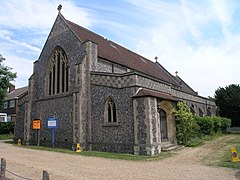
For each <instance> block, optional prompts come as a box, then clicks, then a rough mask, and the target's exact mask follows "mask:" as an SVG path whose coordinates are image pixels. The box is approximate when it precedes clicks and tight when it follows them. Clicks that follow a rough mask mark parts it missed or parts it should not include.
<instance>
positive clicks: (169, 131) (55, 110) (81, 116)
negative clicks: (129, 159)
mask: <svg viewBox="0 0 240 180" xmlns="http://www.w3.org/2000/svg"><path fill="white" fill-rule="evenodd" d="M179 101H183V102H186V103H187V105H188V106H189V108H190V110H191V112H192V113H194V114H195V115H199V116H207V115H208V116H212V115H215V111H216V105H215V103H214V102H213V101H211V100H209V99H208V98H205V97H201V96H199V95H198V93H197V92H195V91H194V90H193V89H192V88H191V87H190V86H188V85H187V84H186V83H185V82H184V81H183V80H182V79H181V78H180V77H179V76H178V75H177V74H176V75H171V74H170V73H169V72H168V71H167V70H166V69H165V68H164V67H163V66H162V65H161V64H160V63H158V62H157V61H156V62H153V61H150V60H148V59H146V58H144V57H143V56H141V55H139V54H137V53H135V52H132V51H130V50H129V49H126V48H125V47H123V46H120V45H118V44H117V43H115V42H112V41H110V40H108V39H106V38H104V37H102V36H100V35H98V34H96V33H94V32H91V31H89V30H88V29H85V28H83V27H81V26H79V25H77V24H75V23H73V22H71V21H69V20H67V19H65V18H64V16H63V15H62V14H61V12H60V10H59V13H58V16H57V18H56V20H55V22H54V24H53V27H52V29H51V31H50V34H49V36H48V38H47V40H46V43H45V45H44V47H43V49H42V52H41V54H40V56H39V59H38V60H37V61H35V62H34V69H33V74H32V76H31V77H30V78H29V85H28V93H26V94H25V96H23V97H22V98H20V99H19V101H18V105H19V111H18V115H17V123H16V127H15V138H16V139H21V140H22V142H23V143H24V144H26V145H32V144H33V145H36V144H37V141H39V144H40V145H41V146H51V145H52V129H51V128H48V126H49V125H48V121H47V120H49V118H50V117H55V119H57V127H56V128H55V129H54V146H55V147H66V148H72V147H75V146H76V144H77V143H79V144H80V146H81V148H82V149H83V150H94V151H107V152H122V153H132V154H143V155H156V154H159V153H160V152H161V149H162V148H163V146H164V144H165V143H170V144H176V143H177V139H176V123H175V119H174V116H173V115H172V111H173V110H174V108H176V104H177V102H179ZM34 119H40V125H41V127H40V130H36V129H33V120H34Z"/></svg>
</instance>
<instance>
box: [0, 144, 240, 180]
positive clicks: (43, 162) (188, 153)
mask: <svg viewBox="0 0 240 180" xmlns="http://www.w3.org/2000/svg"><path fill="white" fill-rule="evenodd" d="M209 151H211V150H210V149H209V148H207V145H206V146H205V145H204V146H201V147H199V148H185V149H183V150H181V151H179V152H178V154H177V155H176V156H174V157H170V158H167V159H164V160H160V161H151V162H138V161H125V160H113V159H105V158H97V157H85V156H78V155H71V154H64V153H56V152H49V151H39V150H31V149H25V148H19V147H15V146H12V145H11V144H6V143H3V142H2V141H0V158H5V159H6V161H7V169H8V170H9V171H11V172H14V173H15V174H18V175H20V176H23V177H25V178H30V179H41V178H42V170H47V171H48V172H49V174H50V179H51V180H64V179H66V180H79V179H91V180H92V179H104V180H107V179H163V180H182V179H186V180H194V179H196V180H200V179H201V180H203V179H212V180H231V179H238V178H239V177H238V176H237V174H238V172H237V171H236V170H231V169H227V168H219V167H218V168H215V167H210V166H205V165H202V164H201V163H200V160H201V159H202V157H203V156H204V155H206V154H207V153H209ZM6 177H8V178H10V179H21V178H18V177H16V176H13V175H12V174H10V173H8V172H7V173H6Z"/></svg>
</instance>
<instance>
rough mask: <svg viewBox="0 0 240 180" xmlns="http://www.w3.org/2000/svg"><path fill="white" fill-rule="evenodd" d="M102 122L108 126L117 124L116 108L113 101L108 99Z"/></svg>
mask: <svg viewBox="0 0 240 180" xmlns="http://www.w3.org/2000/svg"><path fill="white" fill-rule="evenodd" d="M104 119H105V120H104V122H105V124H108V125H114V124H117V123H118V121H117V108H116V104H115V102H114V100H113V99H112V98H111V97H109V98H108V99H107V101H106V103H105V112H104Z"/></svg>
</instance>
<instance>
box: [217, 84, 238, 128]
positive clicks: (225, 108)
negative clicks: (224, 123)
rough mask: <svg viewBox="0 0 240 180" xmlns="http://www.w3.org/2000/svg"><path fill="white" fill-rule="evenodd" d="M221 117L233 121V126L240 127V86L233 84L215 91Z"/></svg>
mask: <svg viewBox="0 0 240 180" xmlns="http://www.w3.org/2000/svg"><path fill="white" fill-rule="evenodd" d="M214 98H215V102H216V105H217V106H218V108H219V115H220V116H222V117H226V118H229V119H231V120H232V126H240V86H239V85H236V84H231V85H229V86H226V87H225V88H221V87H220V88H218V89H217V90H216V91H215V97H214Z"/></svg>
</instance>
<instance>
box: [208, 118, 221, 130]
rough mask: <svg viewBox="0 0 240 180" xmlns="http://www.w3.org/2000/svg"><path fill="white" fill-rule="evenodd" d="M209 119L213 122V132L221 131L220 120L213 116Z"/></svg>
mask: <svg viewBox="0 0 240 180" xmlns="http://www.w3.org/2000/svg"><path fill="white" fill-rule="evenodd" d="M211 119H212V120H213V123H214V127H213V130H214V132H215V133H217V132H220V131H222V118H221V117H217V116H213V117H211Z"/></svg>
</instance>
